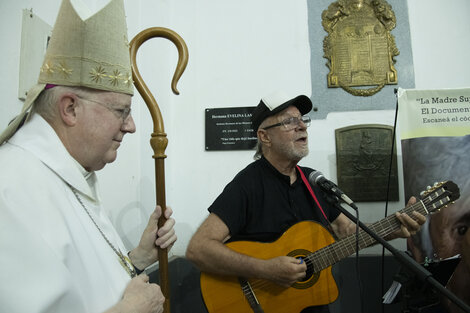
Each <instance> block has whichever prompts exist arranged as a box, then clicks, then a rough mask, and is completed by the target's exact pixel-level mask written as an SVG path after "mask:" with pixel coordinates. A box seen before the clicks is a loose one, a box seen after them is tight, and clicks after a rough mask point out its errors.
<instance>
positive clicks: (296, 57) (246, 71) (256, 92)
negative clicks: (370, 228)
mask: <svg viewBox="0 0 470 313" xmlns="http://www.w3.org/2000/svg"><path fill="white" fill-rule="evenodd" d="M83 1H84V2H85V3H87V4H89V5H90V7H91V8H92V9H97V8H99V7H101V6H102V5H103V3H105V2H106V1H107V0H83ZM310 1H312V0H310ZM389 2H390V3H391V4H392V6H393V0H390V1H389ZM59 3H60V1H59V0H42V1H41V4H40V5H39V4H38V2H37V1H33V0H21V1H17V0H7V1H1V2H0V14H1V19H0V32H1V38H2V45H1V46H0V55H1V56H2V61H1V62H2V63H1V64H2V67H3V73H4V75H2V77H1V78H0V80H1V83H0V91H1V92H2V94H3V97H4V98H3V103H2V105H1V106H0V128H3V127H4V126H5V125H6V124H7V122H8V121H9V120H10V119H11V118H12V117H13V116H14V115H15V114H16V113H17V112H18V111H19V108H20V106H21V102H20V101H19V100H17V99H16V95H17V86H18V83H17V82H18V68H19V49H20V32H21V9H23V8H33V12H34V13H35V14H37V15H38V16H39V17H40V18H42V19H43V20H45V21H46V22H48V23H50V24H53V23H54V20H55V17H56V14H57V11H58V7H59ZM125 5H126V13H127V18H128V29H129V38H133V37H134V36H135V35H136V34H137V33H138V32H139V31H141V30H143V29H145V28H148V27H154V26H162V27H168V28H170V29H172V30H174V31H176V32H177V33H179V34H180V35H181V36H182V37H183V39H184V40H185V41H186V44H187V45H188V48H189V55H190V57H189V64H188V67H187V69H186V72H185V73H184V74H183V76H182V78H181V80H180V83H179V86H178V87H179V90H180V92H181V95H179V96H175V95H172V93H171V91H170V81H171V76H172V74H173V71H174V67H175V65H176V60H177V54H176V49H175V48H174V47H173V45H172V44H171V43H170V42H169V41H167V40H164V39H154V40H152V41H150V42H147V43H145V44H144V45H143V46H142V47H141V49H140V50H139V54H138V64H139V69H140V71H141V73H142V75H143V77H144V79H145V81H146V82H147V84H148V85H149V86H150V88H151V90H152V92H153V93H154V96H155V98H156V99H157V101H158V102H159V106H160V109H161V111H162V114H163V118H164V123H165V131H166V132H167V134H168V140H169V146H168V148H167V150H166V152H167V155H168V158H167V159H166V161H165V162H166V199H167V204H168V205H170V206H172V208H173V209H174V217H175V218H176V220H177V226H176V231H177V234H178V237H179V240H178V242H177V244H176V245H175V247H174V248H173V250H172V253H173V254H175V255H184V252H185V249H186V246H187V243H188V241H189V239H190V237H191V235H192V234H193V233H194V231H195V230H196V229H197V227H198V225H199V224H200V222H201V221H202V220H203V219H204V218H205V217H206V216H207V207H208V206H209V205H210V204H211V202H212V201H213V200H214V198H215V197H216V196H217V195H218V193H219V192H220V191H221V190H222V188H223V187H224V186H225V184H226V183H227V182H228V181H229V180H231V178H232V177H233V176H234V174H235V173H237V172H238V171H239V170H240V169H241V168H243V167H244V166H246V164H248V163H249V162H251V160H252V155H253V152H252V151H233V152H206V151H205V150H204V135H205V134H204V109H205V108H214V107H232V106H254V105H256V104H257V103H258V102H259V99H260V97H261V96H263V95H264V94H266V93H269V92H270V91H272V90H274V89H277V88H282V89H284V90H286V91H288V92H290V93H292V94H293V95H295V94H298V93H304V94H306V95H309V96H310V94H311V90H310V86H311V84H310V73H309V69H310V66H309V65H310V60H309V58H310V54H309V47H308V37H307V35H308V29H307V13H306V11H305V10H306V8H307V5H306V0H295V1H283V0H258V1H251V0H239V1H230V2H229V1H216V0H199V1H191V0H180V1H164V0H132V1H130V0H125ZM408 6H409V17H410V29H411V39H412V48H413V60H414V65H415V69H414V70H415V77H416V88H418V89H430V88H458V87H468V86H470V75H469V74H468V73H469V72H470V63H469V62H468V61H467V54H468V53H467V51H469V50H470V42H469V41H468V37H467V36H468V33H470V20H469V19H468V18H466V13H468V12H470V2H468V1H467V0H452V1H448V2H447V3H446V4H445V6H444V5H442V1H440V0H412V1H409V3H408ZM318 40H323V38H319V39H318ZM397 60H398V62H399V57H398V58H397ZM32 70H34V69H32ZM133 103H134V104H133V115H134V119H135V121H136V124H137V127H138V131H137V132H136V134H134V135H132V136H128V137H126V139H125V143H124V144H123V145H122V147H121V148H120V151H119V156H118V160H117V161H116V162H115V163H113V164H110V165H108V166H107V167H106V168H105V169H104V170H102V171H101V172H100V178H101V185H102V190H103V200H104V202H105V205H106V206H107V207H108V208H109V209H110V210H111V212H112V215H113V219H114V220H115V222H116V226H117V228H118V230H119V232H120V233H121V235H122V236H123V238H124V241H125V243H126V244H127V245H128V246H129V247H131V246H133V245H135V244H136V243H137V242H138V239H139V236H140V232H141V231H142V228H143V227H144V225H145V224H146V220H147V216H148V215H149V213H150V212H151V210H152V208H153V206H154V203H155V196H154V195H155V192H154V189H155V187H154V179H155V178H154V167H153V159H152V158H151V156H152V154H153V151H152V150H151V148H150V145H149V143H148V142H149V138H150V134H151V133H152V128H153V124H152V121H151V118H150V115H149V114H148V111H147V109H146V108H145V104H144V103H143V101H142V100H141V98H140V96H139V95H138V94H136V95H135V97H134V102H133ZM393 119H394V112H393V111H368V112H344V113H334V114H330V115H329V116H328V118H327V119H326V120H316V121H314V122H313V123H312V126H311V127H310V130H309V133H310V151H311V152H310V155H309V156H308V157H307V158H305V159H304V160H303V161H302V162H301V163H302V165H305V166H310V167H314V168H317V169H319V170H321V171H322V172H323V173H324V174H325V175H326V176H327V177H330V178H332V179H333V178H335V177H336V157H335V146H334V130H335V129H337V128H340V127H344V126H348V125H355V124H365V123H380V124H388V125H393ZM397 148H398V154H399V164H398V166H399V171H400V173H399V174H400V178H401V177H402V173H401V160H400V157H401V151H400V146H399V145H398V147H397ZM400 190H401V191H400V197H401V199H400V202H392V203H390V205H389V212H392V211H395V210H397V209H401V208H402V206H403V204H404V199H403V191H402V183H401V181H400ZM359 207H360V210H361V211H360V212H361V215H360V217H361V220H362V221H364V222H372V221H375V220H378V219H380V218H382V217H383V216H382V215H383V212H384V204H383V203H367V204H363V203H360V204H359ZM395 244H396V245H397V246H398V247H399V248H402V249H404V247H405V244H404V241H403V240H397V241H395ZM379 250H380V249H379V247H377V248H375V249H369V250H367V251H368V252H370V253H375V252H377V251H379Z"/></svg>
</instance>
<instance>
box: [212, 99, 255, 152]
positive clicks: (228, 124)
mask: <svg viewBox="0 0 470 313" xmlns="http://www.w3.org/2000/svg"><path fill="white" fill-rule="evenodd" d="M254 109H255V107H237V108H217V109H206V151H217V150H251V149H253V148H254V147H255V145H256V133H255V132H254V131H253V128H252V126H251V114H252V112H253V110H254Z"/></svg>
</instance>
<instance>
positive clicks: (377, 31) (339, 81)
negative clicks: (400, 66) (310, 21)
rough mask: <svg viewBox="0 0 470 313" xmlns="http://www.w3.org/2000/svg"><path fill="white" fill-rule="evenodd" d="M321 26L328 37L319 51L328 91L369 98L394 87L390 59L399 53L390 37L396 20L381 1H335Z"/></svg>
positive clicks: (325, 13) (323, 17)
mask: <svg viewBox="0 0 470 313" xmlns="http://www.w3.org/2000/svg"><path fill="white" fill-rule="evenodd" d="M322 25H323V28H324V29H325V30H326V32H327V33H328V36H326V37H325V39H324V40H323V51H324V57H325V58H327V59H328V62H327V66H328V67H329V69H330V73H329V74H328V77H327V81H328V87H329V88H336V87H341V88H343V89H344V90H346V91H347V92H349V93H350V94H352V95H355V96H371V95H374V94H375V93H377V92H378V91H380V90H381V89H382V88H383V87H384V86H385V85H386V84H397V82H398V78H397V71H396V70H395V67H394V63H395V59H394V57H395V56H397V55H398V54H399V51H398V49H397V47H396V45H395V38H394V37H393V35H392V34H391V33H390V32H391V30H392V29H394V28H395V25H396V17H395V13H394V12H393V10H392V7H391V6H390V5H389V4H388V3H387V2H386V1H385V0H338V1H336V2H333V3H331V4H330V5H329V6H328V9H327V10H325V11H323V13H322ZM358 86H374V87H372V88H369V89H360V88H354V87H358Z"/></svg>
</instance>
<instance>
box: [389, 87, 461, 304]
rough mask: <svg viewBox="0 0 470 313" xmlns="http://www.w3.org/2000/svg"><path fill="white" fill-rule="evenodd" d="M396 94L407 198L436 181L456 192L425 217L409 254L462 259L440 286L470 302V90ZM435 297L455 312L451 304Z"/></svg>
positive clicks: (427, 258) (418, 258)
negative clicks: (452, 199)
mask: <svg viewBox="0 0 470 313" xmlns="http://www.w3.org/2000/svg"><path fill="white" fill-rule="evenodd" d="M397 95H398V123H399V130H400V137H401V146H402V157H403V179H404V188H405V199H406V200H408V199H409V198H410V197H411V196H416V195H417V196H419V195H420V192H421V191H423V190H426V188H427V186H432V185H433V184H434V183H436V182H437V183H439V182H443V181H452V182H454V183H455V184H457V186H458V187H459V190H460V197H459V199H458V200H456V201H455V202H454V203H453V204H450V205H449V206H447V207H445V208H443V209H441V210H440V211H439V212H437V213H433V214H430V215H428V216H427V221H426V223H425V224H424V225H423V227H422V228H421V230H420V232H418V233H417V234H416V235H414V236H412V237H411V238H410V239H408V249H409V250H410V251H411V252H412V254H413V257H414V258H415V260H416V261H418V262H420V263H423V264H429V263H433V264H437V265H439V263H442V264H444V263H445V262H446V260H448V259H450V258H460V262H459V263H458V265H457V266H456V268H455V270H453V271H452V272H451V273H449V277H445V279H444V281H443V282H442V283H443V285H446V286H447V288H448V289H449V290H451V291H452V292H453V293H454V294H455V295H457V296H458V297H459V298H461V299H462V300H463V301H465V302H467V303H470V292H468V290H470V231H468V228H469V226H470V88H466V89H442V90H405V89H399V90H398V93H397ZM418 200H419V199H418ZM443 268H444V266H443ZM437 298H439V300H440V301H439V302H440V303H439V305H441V306H443V307H444V308H445V310H446V311H447V312H454V309H455V306H454V305H453V304H452V303H451V302H450V301H448V300H447V299H446V298H443V297H441V296H439V295H437ZM455 312H457V311H455Z"/></svg>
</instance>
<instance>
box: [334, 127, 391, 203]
mask: <svg viewBox="0 0 470 313" xmlns="http://www.w3.org/2000/svg"><path fill="white" fill-rule="evenodd" d="M335 138H336V163H337V171H338V187H339V188H340V189H341V190H343V191H344V192H345V193H346V194H347V195H348V196H349V197H350V198H351V199H352V200H353V201H356V202H369V201H385V200H386V199H387V186H388V176H389V168H390V152H391V149H392V141H393V127H391V126H388V125H378V124H363V125H355V126H349V127H344V128H339V129H336V130H335ZM388 200H390V201H398V200H399V197H398V174H397V155H396V149H395V146H394V149H393V160H392V166H391V171H390V189H389V195H388Z"/></svg>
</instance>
